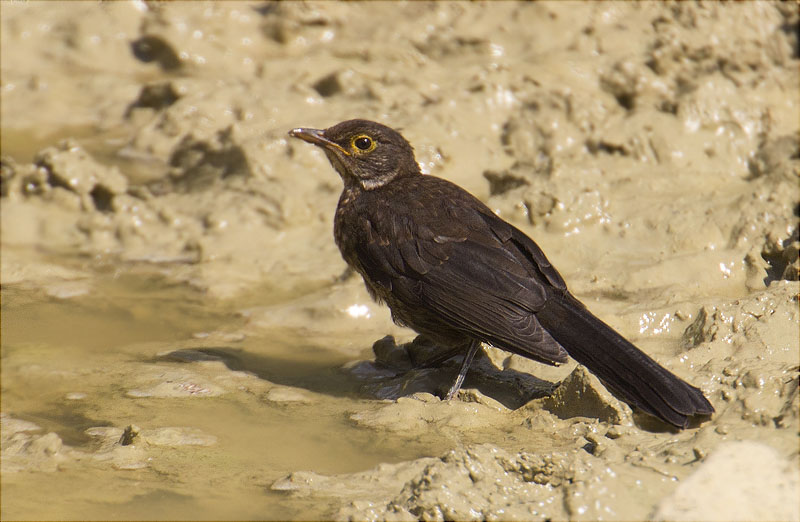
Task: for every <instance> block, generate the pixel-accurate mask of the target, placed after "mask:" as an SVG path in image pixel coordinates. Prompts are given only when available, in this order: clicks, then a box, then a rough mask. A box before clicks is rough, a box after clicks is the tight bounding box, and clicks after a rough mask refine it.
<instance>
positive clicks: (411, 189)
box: [289, 120, 714, 428]
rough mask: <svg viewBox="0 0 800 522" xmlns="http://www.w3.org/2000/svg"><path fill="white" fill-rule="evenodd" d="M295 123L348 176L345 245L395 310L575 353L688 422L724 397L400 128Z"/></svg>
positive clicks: (454, 331)
mask: <svg viewBox="0 0 800 522" xmlns="http://www.w3.org/2000/svg"><path fill="white" fill-rule="evenodd" d="M289 135H290V136H292V137H295V138H300V139H302V140H304V141H307V142H309V143H312V144H314V145H317V146H319V147H320V148H322V150H323V151H324V152H325V154H326V155H327V157H328V159H329V160H330V162H331V164H332V165H333V167H334V168H335V169H336V171H337V172H338V173H339V175H340V176H341V178H342V180H343V182H344V190H343V191H342V194H341V196H340V198H339V205H338V207H337V208H336V216H335V219H334V237H335V240H336V244H337V245H338V247H339V250H340V251H341V253H342V257H343V258H344V260H345V261H346V262H347V264H348V265H350V266H351V267H352V268H353V269H354V270H355V271H357V272H358V273H359V274H361V276H362V277H363V278H364V282H365V283H366V286H367V290H368V291H369V293H370V294H371V296H372V297H373V298H374V299H376V300H377V301H379V302H381V301H382V302H385V303H386V304H387V305H389V308H390V309H391V311H392V319H393V320H394V321H395V322H396V323H398V324H400V325H403V326H409V327H411V328H412V329H414V330H416V331H417V332H418V333H420V334H423V335H425V336H427V337H428V338H429V339H431V340H433V341H434V342H435V343H436V344H437V345H438V346H440V347H441V348H442V349H443V351H442V356H441V357H438V356H437V360H438V361H439V362H440V361H442V360H446V359H447V358H449V357H451V356H453V355H456V354H458V353H464V354H465V356H464V360H463V363H462V364H461V368H460V371H459V373H458V377H457V378H456V380H455V382H454V384H453V386H452V387H451V388H450V390H449V392H448V393H447V396H446V399H451V398H452V397H453V396H454V395H455V394H456V393H457V392H458V390H459V388H460V387H461V384H462V382H463V380H464V376H465V375H466V373H467V370H468V368H469V366H470V363H471V362H472V359H473V357H474V356H475V353H476V352H477V350H478V348H479V347H480V343H482V342H483V343H488V344H490V345H492V346H495V347H497V348H501V349H503V350H506V351H509V352H512V353H515V354H518V355H522V356H524V357H527V358H529V359H533V360H536V361H540V362H543V363H547V364H552V365H557V364H559V363H563V362H565V361H566V360H567V355H569V356H571V357H572V358H573V359H575V360H577V361H578V362H579V363H581V364H583V365H584V366H585V367H586V368H588V369H589V371H591V372H592V373H594V374H595V375H596V376H597V377H598V378H600V380H601V381H602V382H603V383H604V384H605V385H606V386H608V387H609V388H611V389H612V390H613V391H614V392H616V393H617V394H618V395H619V396H621V397H622V398H623V399H624V400H626V401H627V402H628V403H630V404H631V405H633V406H636V407H638V408H639V409H641V410H642V411H644V412H646V413H649V414H651V415H654V416H656V417H658V418H660V419H662V420H663V421H665V422H667V423H669V424H672V425H674V426H676V427H681V428H685V427H687V426H688V425H689V421H690V418H692V417H693V416H695V415H710V414H711V413H713V411H714V408H713V407H712V406H711V404H710V403H709V402H708V400H707V399H706V398H705V397H704V396H703V393H702V392H701V391H700V390H699V389H698V388H695V387H694V386H691V385H690V384H688V383H686V382H685V381H683V380H681V379H680V378H678V377H676V376H675V375H673V374H672V373H670V372H669V371H668V370H666V369H665V368H663V367H662V366H660V365H659V364H658V363H657V362H656V361H654V360H653V359H652V358H650V357H649V356H648V355H647V354H645V353H644V352H642V351H641V350H639V349H638V348H637V347H636V346H634V345H633V344H631V343H630V342H628V341H627V340H626V339H625V338H624V337H622V336H621V335H620V334H618V333H617V332H616V331H614V330H613V329H612V328H611V327H610V326H608V325H607V324H605V323H604V322H603V321H601V320H600V319H598V318H597V317H595V316H594V315H592V313H591V312H589V310H587V309H586V307H585V306H584V305H583V304H582V303H581V302H580V301H578V299H576V298H575V297H574V296H573V295H572V294H571V293H570V292H569V291H568V290H567V285H566V284H565V283H564V279H563V278H562V277H561V275H559V273H558V271H556V269H555V268H554V267H553V266H552V265H551V264H550V262H549V261H548V260H547V258H546V257H545V255H544V253H543V252H542V250H541V249H540V248H539V247H538V246H537V245H536V243H534V242H533V240H532V239H530V238H529V237H528V236H527V235H525V234H524V233H523V232H522V231H520V230H519V229H517V228H516V227H514V226H513V225H510V224H509V223H507V222H505V221H504V220H502V219H501V218H499V217H498V216H497V215H495V214H494V212H492V211H491V210H490V209H489V208H488V207H487V206H486V205H484V204H483V203H481V202H480V201H479V200H478V199H477V198H475V197H474V196H472V195H471V194H469V193H468V192H467V191H465V190H464V189H462V188H460V187H458V186H457V185H455V184H453V183H450V182H449V181H446V180H444V179H441V178H437V177H435V176H430V175H424V174H422V172H421V171H420V168H419V165H418V164H417V161H416V159H415V157H414V150H413V148H412V147H411V145H410V144H409V143H408V142H407V141H406V140H405V138H403V136H401V135H400V133H398V132H397V131H395V130H393V129H391V128H389V127H386V126H385V125H381V124H379V123H375V122H372V121H367V120H348V121H344V122H342V123H339V124H337V125H334V126H333V127H330V128H328V129H324V130H319V129H308V128H298V129H293V130H292V131H290V132H289Z"/></svg>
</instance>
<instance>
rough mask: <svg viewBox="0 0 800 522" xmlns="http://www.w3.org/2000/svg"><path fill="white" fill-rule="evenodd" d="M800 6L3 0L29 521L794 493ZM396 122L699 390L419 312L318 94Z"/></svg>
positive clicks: (536, 507)
mask: <svg viewBox="0 0 800 522" xmlns="http://www.w3.org/2000/svg"><path fill="white" fill-rule="evenodd" d="M796 7H797V6H796V4H792V3H775V2H746V3H738V4H721V3H711V2H707V3H689V2H680V3H671V4H667V3H616V2H602V3H600V2H597V3H591V2H538V3H530V4H529V3H516V2H500V3H492V4H488V3H461V2H443V3H427V2H415V3H409V4H398V3H334V2H319V3H299V2H287V3H239V2H220V3H189V2H186V3H183V2H175V3H145V2H131V3H129V2H109V3H103V4H92V3H67V2H64V3H48V4H47V5H44V3H40V2H2V3H0V15H1V16H0V24H1V26H0V38H2V40H0V44H1V47H0V53H2V60H1V61H0V73H1V75H2V77H1V78H0V101H2V103H1V104H0V117H2V126H1V129H0V130H2V136H1V138H2V165H0V168H1V170H0V182H1V183H2V185H0V247H2V250H1V252H0V253H1V254H2V255H1V256H0V283H1V284H2V287H1V289H2V316H1V317H2V325H1V333H2V390H1V391H2V418H0V424H1V425H2V460H0V463H1V464H2V475H1V480H2V484H0V485H1V486H2V493H3V495H2V507H1V508H0V515H2V518H3V519H63V518H70V519H123V518H133V519H165V518H178V519H244V518H255V519H337V520H384V519H385V520H417V519H421V520H455V519H459V520H460V519H464V520H512V519H513V520H564V519H574V520H598V519H603V520H637V519H655V520H800V510H798V507H797V506H798V505H800V502H798V500H800V479H799V478H798V471H797V470H798V464H800V455H799V454H798V446H797V441H798V435H799V434H800V421H799V420H798V409H799V408H800V398H798V378H799V374H800V346H799V345H800V339H799V337H798V336H799V334H798V331H799V330H798V315H799V314H798V267H799V266H800V265H799V263H798V247H800V240H798V216H799V215H800V190H799V188H798V180H799V179H800V146H799V145H798V133H800V107H798V104H800V94H798V93H800V75H798V60H799V59H800V51H798V40H797V34H798V11H797V8H796ZM355 117H360V118H368V119H373V120H377V121H380V122H382V123H385V124H388V125H390V126H392V127H395V128H401V129H402V131H403V134H404V135H405V137H406V138H408V140H409V141H410V142H411V143H412V144H413V145H414V147H415V150H416V153H417V159H418V160H419V162H420V165H421V166H422V169H423V171H424V172H425V173H427V174H434V175H437V176H441V177H444V178H447V179H450V180H452V181H454V182H456V183H458V184H460V185H462V186H463V187H465V188H466V189H468V190H469V191H471V192H472V193H474V194H475V195H476V196H478V197H479V198H481V199H482V200H483V201H485V202H486V203H487V204H488V205H489V206H490V207H492V208H493V210H495V211H496V212H497V213H498V214H499V215H501V216H502V217H503V218H504V219H506V220H508V221H510V222H512V223H513V224H515V225H516V226H518V227H519V228H521V229H522V230H524V231H525V232H526V233H528V234H529V235H530V236H531V237H533V238H534V239H535V240H536V241H537V243H539V245H540V246H541V247H542V248H543V250H544V251H545V252H546V253H547V255H548V257H549V258H550V260H551V261H552V262H553V264H554V265H555V266H557V267H558V269H559V271H560V272H561V273H562V275H563V276H564V278H565V279H566V281H567V283H568V285H569V286H570V289H571V290H572V292H573V293H574V294H575V295H577V296H578V297H579V298H580V299H581V300H583V301H584V302H585V303H586V305H587V306H588V307H589V308H590V309H591V310H592V311H593V312H594V313H595V314H596V315H598V316H599V317H601V318H602V319H603V320H605V321H606V322H608V323H609V324H611V325H612V326H613V327H614V328H616V329H618V330H619V331H620V332H621V333H623V334H624V335H625V336H626V337H628V338H629V339H631V340H632V341H633V342H635V343H636V344H637V345H638V346H640V347H641V348H642V349H643V350H644V351H646V352H648V353H649V354H651V355H652V356H653V357H654V358H656V359H657V360H658V361H659V362H660V363H661V364H662V365H664V366H665V367H667V368H669V369H670V370H671V371H673V372H674V373H676V374H677V375H679V376H681V377H682V378H684V379H686V380H687V381H689V382H690V383H692V384H694V385H695V386H698V387H700V388H702V389H703V391H704V392H705V394H706V395H707V397H708V398H709V399H710V401H711V402H712V403H713V405H714V407H715V408H716V414H715V415H714V416H713V417H712V418H711V419H710V420H708V421H707V422H704V423H700V424H698V425H695V426H692V427H690V429H687V430H683V431H674V430H672V429H670V428H669V427H667V426H665V425H662V424H660V423H658V422H657V421H655V420H653V419H652V418H649V417H647V416H646V415H643V414H641V413H639V412H635V411H631V409H630V408H629V407H628V406H627V405H626V404H625V403H623V402H620V401H619V400H618V399H617V398H616V397H615V396H614V395H613V394H611V393H609V392H608V390H606V389H605V387H604V386H603V385H602V384H601V383H600V382H599V381H598V380H597V379H596V378H595V377H593V376H592V375H591V374H589V373H588V372H586V370H585V369H583V368H582V367H580V366H576V365H575V364H574V363H571V364H566V365H564V366H561V367H558V368H553V367H546V366H544V365H541V364H538V363H534V362H531V361H528V360H524V359H521V358H518V357H517V356H510V355H509V354H507V353H505V352H502V351H500V350H497V349H494V348H491V347H486V348H485V350H484V351H483V352H482V353H480V354H479V355H478V357H477V358H476V362H475V364H474V366H473V368H472V370H471V371H470V373H469V375H468V377H467V380H466V382H465V386H464V389H463V390H462V391H461V392H460V394H459V396H458V398H457V399H456V400H453V401H450V402H443V401H441V400H440V399H439V398H438V397H437V393H441V391H442V389H447V387H448V386H449V385H450V383H451V382H452V378H453V376H454V374H455V372H456V371H457V368H458V360H453V361H449V362H448V363H446V364H444V365H443V366H442V367H441V368H436V369H415V368H414V365H413V361H415V360H418V357H420V355H424V354H425V353H427V352H428V351H430V350H431V349H433V348H432V347H430V346H427V345H426V344H425V343H424V342H422V341H420V340H415V339H414V338H415V336H414V334H413V332H411V331H409V330H406V329H403V328H400V327H398V326H396V325H394V324H392V322H391V320H390V317H389V312H388V310H386V309H385V308H383V307H381V306H379V305H377V304H375V303H373V302H371V301H370V300H369V297H368V295H367V293H366V291H365V289H364V287H363V284H362V282H361V281H359V280H358V278H357V277H355V276H353V274H351V273H349V272H348V271H347V270H346V266H345V264H344V262H343V261H342V259H341V257H340V255H339V253H338V251H337V250H336V246H335V245H334V242H333V238H332V217H333V210H334V208H335V206H336V202H337V199H338V195H339V191H340V188H341V185H340V181H339V179H338V177H337V175H336V173H335V172H334V171H333V169H331V168H330V166H329V164H328V162H327V159H326V158H325V157H324V155H323V154H322V153H321V152H320V151H318V150H316V149H315V148H313V147H310V146H307V145H305V144H303V143H300V142H299V141H296V140H290V139H289V137H288V136H287V131H288V130H289V129H291V128H294V127H299V126H310V127H326V126H329V125H331V124H334V123H336V122H338V121H341V120H344V119H349V118H355Z"/></svg>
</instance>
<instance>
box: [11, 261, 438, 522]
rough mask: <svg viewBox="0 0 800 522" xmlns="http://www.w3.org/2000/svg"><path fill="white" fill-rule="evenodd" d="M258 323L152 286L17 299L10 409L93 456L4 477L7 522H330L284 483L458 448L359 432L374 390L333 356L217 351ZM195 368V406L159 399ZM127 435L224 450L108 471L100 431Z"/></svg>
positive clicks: (23, 294)
mask: <svg viewBox="0 0 800 522" xmlns="http://www.w3.org/2000/svg"><path fill="white" fill-rule="evenodd" d="M243 321H244V319H243V317H242V315H240V314H237V313H236V306H235V305H234V304H233V303H227V304H226V305H225V306H224V307H219V306H217V307H215V305H214V303H213V302H208V301H207V300H205V299H203V296H202V295H200V294H199V293H197V292H193V291H191V290H187V289H185V288H181V287H175V286H170V285H167V284H164V283H161V282H159V280H158V279H157V278H153V277H147V276H134V275H127V276H121V277H116V278H115V277H114V276H113V274H108V275H105V276H101V277H100V278H99V280H95V281H93V287H92V289H91V291H89V293H88V294H87V295H82V296H78V297H73V298H70V299H62V298H57V297H52V296H49V295H47V293H46V292H45V291H42V290H41V289H30V290H26V289H24V288H19V287H13V286H12V287H6V288H4V290H3V302H2V334H3V337H2V342H3V346H2V363H3V365H2V385H3V389H2V410H3V412H4V413H5V414H7V415H10V416H13V417H14V418H17V419H22V420H25V421H30V422H33V423H35V424H36V425H38V426H40V427H41V428H42V430H41V431H40V432H37V434H44V433H47V432H55V433H56V434H57V435H58V436H59V437H60V438H61V440H62V441H63V443H64V444H65V445H68V446H71V447H73V448H74V449H76V450H80V451H85V452H87V453H86V455H85V457H82V458H76V459H74V460H70V461H69V462H66V463H61V464H60V467H59V471H57V472H55V473H37V472H22V473H13V474H4V475H3V484H2V485H3V492H4V496H6V498H13V499H14V502H13V503H4V505H3V515H4V518H5V517H9V518H32V519H37V518H43V519H50V518H59V517H60V516H63V514H64V513H65V511H64V509H65V506H70V507H69V516H70V518H84V517H86V518H135V519H149V518H156V519H163V518H170V517H176V518H212V519H213V518H221V517H224V518H251V517H257V518H282V517H288V516H290V514H291V516H292V517H293V518H296V517H298V516H301V518H305V517H312V516H316V517H319V516H322V515H323V514H324V513H325V510H326V506H322V505H319V503H313V505H308V506H303V501H302V500H297V499H293V500H289V499H288V498H287V497H286V495H285V494H283V493H280V494H278V493H275V492H272V491H270V489H269V486H270V485H271V483H272V482H273V481H274V480H276V479H277V478H279V477H281V476H284V475H286V474H287V473H289V472H292V471H295V470H313V471H315V472H319V473H342V472H353V471H357V470H363V469H368V468H370V467H373V466H375V465H377V464H378V463H381V462H398V461H400V460H404V459H411V458H416V457H418V456H421V455H432V454H436V453H438V452H441V451H443V450H444V449H445V447H446V445H445V444H444V443H443V441H439V443H438V444H437V443H436V437H435V436H432V437H431V440H428V441H419V442H418V443H414V442H413V441H411V442H410V441H408V440H404V441H402V442H399V441H398V442H399V443H395V439H393V438H391V437H379V438H377V437H375V436H374V435H373V434H372V433H371V432H369V431H368V430H363V429H358V428H356V427H355V426H354V424H353V422H352V421H350V420H349V415H350V414H352V413H353V412H356V411H359V410H360V409H364V408H365V407H369V405H370V404H374V403H375V401H374V400H372V401H365V400H363V399H362V398H361V397H359V393H358V387H359V383H358V382H357V381H356V380H354V379H353V378H352V376H351V375H347V374H345V373H343V372H342V371H341V370H340V367H341V366H342V364H343V363H345V362H347V359H348V358H347V357H345V356H343V355H341V354H338V353H337V352H335V351H333V350H327V349H324V348H323V347H318V346H313V345H309V343H308V342H307V341H306V340H304V339H303V338H302V337H301V336H298V335H293V334H292V332H291V331H286V330H284V331H281V332H275V335H274V336H273V335H268V333H267V335H265V336H263V337H244V338H242V337H243V336H242V335H240V334H236V333H229V334H227V335H222V336H218V338H217V339H216V340H215V341H213V342H212V341H210V340H209V339H208V338H209V337H212V338H213V337H214V334H209V332H215V331H217V330H220V329H221V330H227V331H229V332H234V331H235V330H236V328H237V327H239V326H241V325H242V323H243ZM45 325H46V326H45ZM365 355H366V354H365ZM196 368H200V371H199V373H200V374H202V375H204V376H206V378H205V380H203V379H200V381H201V382H210V383H212V384H220V383H221V384H220V386H221V389H220V390H217V391H218V392H219V393H218V394H216V393H207V390H204V389H203V388H202V384H197V382H198V381H197V380H195V381H192V380H191V375H194V372H195V369H196ZM186 371H188V372H189V374H188V375H189V376H188V377H186V383H187V384H185V386H184V387H190V386H195V388H190V389H188V392H187V393H184V394H175V396H159V393H158V392H152V389H154V388H153V387H152V385H153V384H154V383H155V384H156V388H158V386H157V385H158V384H163V383H158V382H157V381H158V378H159V372H162V378H163V379H164V380H165V382H174V380H175V377H174V375H178V374H180V372H186ZM170 372H172V373H170ZM174 372H178V374H175V373H174ZM170 376H172V377H170ZM231 376H233V377H231ZM229 378H233V379H234V380H236V379H239V381H241V384H240V385H238V386H231V385H230V383H229V382H228V379H229ZM148 386H150V388H148ZM148 389H149V390H151V391H149V392H148V391H147V390H148ZM159 389H160V388H159ZM275 390H279V391H281V393H276V392H275ZM286 390H289V392H288V393H287V392H286ZM184 391H186V390H184ZM162 395H163V394H162ZM128 425H135V426H137V427H139V428H141V429H143V430H145V429H151V428H160V427H191V428H196V429H199V430H200V431H201V432H202V433H204V434H206V435H209V436H212V437H214V438H216V443H215V444H211V445H209V446H193V445H185V446H180V445H179V446H176V447H175V448H165V449H160V448H156V450H155V451H149V457H148V459H147V465H146V467H143V468H141V469H131V470H119V469H114V468H113V467H112V466H108V465H102V464H101V463H99V462H97V461H96V459H95V458H93V457H92V456H91V452H92V451H94V450H95V449H96V445H97V443H96V442H95V441H93V439H92V437H91V436H89V435H88V434H87V430H89V429H90V428H96V427H103V426H114V427H117V428H124V427H125V426H128ZM134 444H135V441H134ZM151 450H152V448H151ZM43 491H46V492H47V498H48V500H49V502H47V503H42V502H41V499H42V492H43Z"/></svg>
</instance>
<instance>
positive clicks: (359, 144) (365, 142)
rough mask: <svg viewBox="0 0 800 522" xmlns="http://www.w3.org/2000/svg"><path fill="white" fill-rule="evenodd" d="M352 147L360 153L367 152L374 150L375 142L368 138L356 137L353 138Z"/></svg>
mask: <svg viewBox="0 0 800 522" xmlns="http://www.w3.org/2000/svg"><path fill="white" fill-rule="evenodd" d="M352 143H353V146H354V147H355V148H357V149H358V150H360V151H362V152H369V151H371V150H372V149H374V148H375V142H374V141H372V138H370V137H369V136H364V135H363V134H362V135H361V136H356V137H355V138H353V142H352Z"/></svg>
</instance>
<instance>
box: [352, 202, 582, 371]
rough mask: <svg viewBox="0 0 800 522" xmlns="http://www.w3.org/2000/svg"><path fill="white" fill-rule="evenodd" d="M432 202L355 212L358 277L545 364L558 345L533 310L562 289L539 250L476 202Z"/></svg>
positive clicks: (562, 357) (560, 358)
mask: <svg viewBox="0 0 800 522" xmlns="http://www.w3.org/2000/svg"><path fill="white" fill-rule="evenodd" d="M441 201H442V205H441V206H439V207H437V208H422V207H417V208H414V206H413V204H409V206H408V207H403V208H400V207H397V208H394V207H393V209H392V210H393V212H376V213H374V214H372V216H371V217H370V218H369V219H367V218H363V219H364V221H363V222H362V227H363V228H362V230H366V233H365V235H364V237H363V238H362V241H359V243H358V244H357V245H355V249H356V255H357V257H358V262H359V265H360V266H361V268H362V270H363V271H364V273H365V275H366V276H367V277H369V278H370V279H371V280H372V281H375V282H377V283H378V284H380V285H381V286H383V287H384V288H385V289H386V290H387V291H388V292H391V294H392V295H393V296H394V298H396V299H399V300H401V301H402V302H403V303H404V304H405V305H406V306H407V307H409V308H415V307H422V308H424V309H425V310H426V311H428V312H430V313H432V314H435V315H436V316H437V317H441V318H442V320H444V321H445V322H447V323H448V325H450V326H451V327H453V328H456V329H458V330H461V331H463V332H465V333H467V334H468V335H470V336H471V337H474V338H478V339H481V340H483V341H486V342H488V343H490V344H492V345H494V346H497V347H499V348H503V349H505V350H508V351H511V352H514V353H518V354H520V355H523V356H525V357H529V358H533V359H536V360H541V361H545V362H549V363H558V362H564V361H566V359H567V353H566V352H565V350H564V349H563V348H562V347H561V346H560V345H559V344H558V343H557V342H556V341H555V340H554V339H553V338H552V337H551V336H550V335H549V334H548V333H547V331H546V330H544V328H542V326H541V325H540V324H539V321H538V320H537V319H536V316H535V312H536V311H537V310H539V309H541V307H542V306H543V305H544V303H545V302H546V300H547V299H548V295H550V294H551V292H553V291H563V290H564V289H566V286H565V285H564V281H563V279H561V276H560V275H558V272H557V271H556V270H555V269H554V268H553V267H552V266H551V265H550V263H549V262H548V261H547V259H546V258H545V257H544V254H543V253H542V252H541V250H540V249H539V248H538V247H537V246H536V244H535V243H533V241H531V240H530V239H529V238H527V236H525V235H524V234H523V233H522V232H520V231H519V230H517V229H516V228H514V227H513V226H511V225H509V224H508V223H506V222H504V221H502V220H501V219H500V218H498V217H497V216H495V215H494V214H493V213H492V212H491V211H490V210H489V209H488V208H486V207H485V206H483V204H482V203H480V202H479V201H478V200H474V201H472V200H470V201H471V203H473V204H471V205H463V201H459V203H461V204H459V205H455V204H451V203H448V200H447V199H446V198H444V199H442V200H441Z"/></svg>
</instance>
